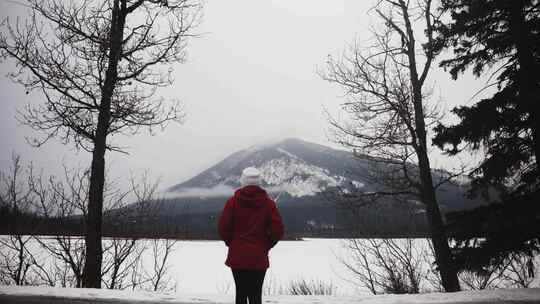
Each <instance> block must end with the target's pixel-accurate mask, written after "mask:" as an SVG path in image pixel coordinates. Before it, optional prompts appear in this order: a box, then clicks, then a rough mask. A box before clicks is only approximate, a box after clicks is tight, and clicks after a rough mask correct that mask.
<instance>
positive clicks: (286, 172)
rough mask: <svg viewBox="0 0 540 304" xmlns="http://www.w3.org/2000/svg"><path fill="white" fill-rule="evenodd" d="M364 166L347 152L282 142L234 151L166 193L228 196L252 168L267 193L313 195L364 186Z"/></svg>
mask: <svg viewBox="0 0 540 304" xmlns="http://www.w3.org/2000/svg"><path fill="white" fill-rule="evenodd" d="M364 165H365V164H363V163H362V162H361V161H359V160H357V159H354V158H353V157H352V155H351V154H350V153H349V152H345V151H340V150H336V149H332V148H329V147H325V146H322V145H317V144H313V143H309V142H306V141H303V140H300V139H286V140H283V141H280V142H277V143H273V144H266V145H257V146H253V147H250V148H248V149H245V150H242V151H238V152H236V153H234V154H232V155H230V156H229V157H227V158H225V159H224V160H223V161H221V162H219V163H218V164H216V165H215V166H212V167H211V168H209V169H207V170H205V171H204V172H202V173H200V174H199V175H197V176H195V177H193V178H192V179H190V180H188V181H186V182H184V183H181V184H178V185H175V186H173V187H171V188H170V189H169V191H170V192H175V193H178V194H180V195H185V196H187V197H189V196H206V195H212V194H213V195H221V194H227V193H232V191H233V189H235V188H238V187H239V186H240V183H239V180H240V175H241V173H242V170H243V169H244V168H246V167H248V166H252V167H256V168H257V169H259V170H260V171H261V174H262V180H263V186H264V187H265V188H267V189H268V190H269V192H274V193H287V194H289V195H290V196H292V197H303V196H313V195H316V194H318V193H321V192H323V191H324V190H325V189H327V188H328V187H336V186H342V185H344V184H349V185H351V184H352V185H355V186H356V187H364V186H365V184H366V182H365V181H364V180H363V178H362V171H363V167H364Z"/></svg>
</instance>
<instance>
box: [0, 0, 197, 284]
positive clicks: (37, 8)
mask: <svg viewBox="0 0 540 304" xmlns="http://www.w3.org/2000/svg"><path fill="white" fill-rule="evenodd" d="M25 6H26V7H27V8H28V10H29V16H28V18H27V19H26V20H24V22H21V21H19V20H17V21H16V22H11V21H10V20H9V19H8V20H6V21H5V22H3V23H2V33H1V35H0V52H1V55H2V57H4V58H10V59H13V60H14V61H15V62H16V64H17V70H16V71H14V72H12V73H10V74H9V76H10V77H11V79H12V80H14V81H15V82H16V83H19V84H21V85H23V86H24V87H25V89H26V90H27V92H29V91H32V90H37V91H39V92H41V94H42V95H43V96H44V98H45V102H44V103H43V104H37V103H30V104H28V105H27V106H26V108H25V111H22V112H21V114H20V116H19V118H20V120H21V121H22V122H24V123H26V124H28V125H29V126H31V127H32V128H34V129H35V130H38V131H41V132H43V134H44V135H45V136H44V137H43V138H41V139H34V140H33V142H32V143H33V144H35V145H41V144H43V143H44V142H46V141H47V140H48V139H50V138H53V137H59V138H60V139H62V141H63V142H64V143H68V142H73V143H74V144H75V146H76V147H77V148H82V149H84V150H87V151H89V152H91V153H92V163H91V167H90V168H91V169H90V184H89V200H88V215H87V221H86V224H87V225H86V234H85V243H86V260H85V263H84V278H83V284H82V285H83V286H84V287H100V282H101V279H100V272H101V260H102V245H101V235H102V231H101V230H102V209H103V187H104V183H105V153H106V151H107V150H109V151H123V150H122V148H121V147H120V146H118V145H115V144H113V143H112V142H111V139H110V137H111V136H112V135H115V134H131V135H133V134H136V133H138V132H139V131H140V130H141V128H144V127H147V128H148V129H149V130H150V131H152V130H153V129H154V128H156V127H164V126H165V125H166V124H167V122H170V121H181V120H182V118H183V115H184V114H183V111H182V109H181V107H180V105H179V103H178V102H175V103H173V104H171V105H168V104H167V103H166V102H165V101H164V100H163V99H162V98H160V97H159V96H157V94H156V93H157V89H158V88H160V87H164V86H169V85H171V84H172V81H173V79H172V70H171V64H173V63H179V62H183V61H184V60H185V55H186V39H187V38H188V37H189V36H190V33H191V30H192V28H193V27H194V26H195V25H196V22H197V20H198V16H199V11H200V7H199V4H198V3H196V2H191V0H169V1H167V0H101V1H95V0H92V1H90V0H81V1H75V0H69V1H63V0H28V1H26V2H25Z"/></svg>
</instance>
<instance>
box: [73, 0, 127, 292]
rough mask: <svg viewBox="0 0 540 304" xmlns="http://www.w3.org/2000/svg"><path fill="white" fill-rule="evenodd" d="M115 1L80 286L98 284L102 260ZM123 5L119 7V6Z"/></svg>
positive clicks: (120, 19) (118, 17) (117, 48)
mask: <svg viewBox="0 0 540 304" xmlns="http://www.w3.org/2000/svg"><path fill="white" fill-rule="evenodd" d="M119 2H120V0H115V1H114V6H113V11H112V18H111V32H110V36H109V43H110V52H109V65H108V68H107V73H106V79H105V85H104V87H103V90H102V98H101V104H100V111H99V115H98V123H97V129H96V134H95V141H94V151H93V153H92V166H91V175H90V191H89V204H88V218H87V221H86V223H87V224H86V234H85V241H86V262H85V264H84V280H83V287H87V288H88V287H92V288H101V264H102V258H103V249H102V245H101V236H102V231H101V230H102V217H103V216H102V213H103V187H104V184H105V149H106V142H107V134H108V132H107V131H108V128H109V124H110V120H111V98H112V96H113V91H114V88H115V85H116V82H117V79H118V61H119V60H120V56H121V52H122V39H123V30H124V24H125V14H124V12H125V5H126V4H125V1H122V4H120V3H119ZM121 6H122V7H121Z"/></svg>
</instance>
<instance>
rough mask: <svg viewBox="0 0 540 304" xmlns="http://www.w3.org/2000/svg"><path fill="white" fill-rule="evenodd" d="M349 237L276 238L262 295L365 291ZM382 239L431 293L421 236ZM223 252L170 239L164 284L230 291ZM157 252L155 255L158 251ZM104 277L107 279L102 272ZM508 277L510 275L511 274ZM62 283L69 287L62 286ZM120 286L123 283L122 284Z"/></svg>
mask: <svg viewBox="0 0 540 304" xmlns="http://www.w3.org/2000/svg"><path fill="white" fill-rule="evenodd" d="M0 238H1V239H0V240H2V239H3V240H8V239H9V237H7V236H0ZM25 238H27V239H28V240H29V243H28V250H29V251H30V252H32V254H34V256H35V257H39V260H40V262H41V264H42V265H43V266H44V268H43V269H53V270H54V267H56V266H57V264H56V263H57V261H56V262H52V261H51V255H50V254H49V253H48V252H47V251H46V250H45V249H43V244H54V242H55V241H54V240H53V239H51V238H48V237H38V238H39V239H40V240H41V244H42V245H40V244H39V243H38V241H37V240H36V239H34V238H30V237H25ZM66 239H67V240H68V241H69V242H73V243H77V244H78V245H77V246H79V248H84V247H81V246H83V243H84V241H83V240H82V239H81V238H76V237H66ZM125 241H127V240H125ZM141 241H143V240H141ZM349 241H350V240H345V239H316V238H313V239H311V238H309V239H304V240H302V241H281V242H279V243H278V244H277V246H276V247H274V248H273V249H272V250H271V252H270V268H269V269H268V271H267V274H266V278H265V282H264V286H263V293H264V294H265V295H279V294H284V293H285V294H286V293H287V290H288V287H289V286H290V283H291V282H292V281H301V280H305V281H306V282H311V281H315V282H322V283H324V284H323V285H324V286H329V285H331V287H332V289H333V295H340V296H352V295H366V294H369V291H368V289H367V288H366V287H365V286H358V285H355V284H354V283H355V282H356V284H358V283H359V281H358V278H356V280H355V276H354V275H353V274H352V272H351V271H350V270H348V269H347V267H346V266H345V265H344V264H343V263H342V261H343V260H348V261H349V262H351V261H353V260H352V259H351V254H352V253H351V251H350V250H349V249H348V248H347V245H350V244H351V243H349ZM358 241H361V242H376V243H379V244H380V242H382V241H384V240H380V239H379V240H367V239H365V240H358ZM388 241H391V242H394V244H395V245H394V246H396V247H395V248H397V249H398V250H399V251H401V252H403V251H404V250H405V251H406V252H409V255H410V256H411V257H414V259H415V262H413V263H414V266H413V267H414V269H415V272H416V273H417V275H420V276H422V277H423V278H424V279H422V283H421V286H420V290H421V291H422V292H425V291H430V290H431V291H433V290H434V289H433V288H434V286H435V285H433V282H434V281H433V280H430V279H429V278H434V272H433V271H432V268H433V267H432V266H433V260H432V256H431V254H427V255H426V254H425V252H428V251H426V249H427V248H428V241H427V240H426V239H411V240H409V241H407V240H405V239H396V240H388ZM138 242H139V241H138ZM405 242H409V244H411V246H412V247H409V248H410V251H407V250H406V248H407V247H406V246H404V244H405ZM103 244H104V247H108V248H109V251H108V256H109V260H108V261H109V264H108V265H111V264H110V248H111V244H113V242H111V240H110V239H105V240H104V242H103ZM141 244H142V245H143V246H148V244H158V246H162V245H164V244H166V242H165V241H164V240H155V241H150V240H146V241H143V242H142V243H141ZM144 244H146V245H144ZM47 246H48V245H47ZM377 246H378V245H377ZM156 248H157V247H156ZM6 249H8V248H7V247H5V246H2V247H0V253H1V254H2V255H1V256H4V257H6V255H5V253H6V252H7V251H9V250H6ZM226 255H227V247H226V246H225V244H224V243H223V242H221V241H177V242H176V243H175V247H174V251H172V252H171V253H170V255H169V258H168V262H167V264H168V265H169V266H168V271H167V274H166V276H167V278H170V279H172V280H171V283H175V285H172V286H171V285H168V286H169V287H172V288H174V286H175V290H176V292H177V293H178V294H229V295H232V294H234V280H233V278H232V274H231V271H230V269H229V268H228V267H227V266H225V264H224V262H225V259H226ZM105 256H107V254H106V255H104V257H105ZM132 256H134V257H140V259H139V258H135V259H136V260H137V261H138V262H137V263H138V264H137V265H142V268H143V269H144V271H143V272H144V273H147V272H146V271H148V270H151V269H152V267H154V266H153V265H154V264H153V261H154V254H153V251H152V250H151V249H149V250H145V251H144V253H142V254H135V255H132ZM157 256H159V253H158V254H157ZM11 257H12V258H11V259H12V260H14V261H16V256H15V255H13V252H12V255H11ZM372 259H374V257H373V256H371V258H368V260H367V261H369V262H368V264H369V267H370V268H371V269H372V271H373V269H375V268H373V267H377V266H375V264H377V263H374V262H376V260H372ZM81 261H82V260H81ZM519 261H522V262H521V264H512V265H513V266H516V267H518V266H519V267H521V268H517V269H520V272H519V273H522V271H523V270H526V268H523V266H525V265H526V264H525V263H524V262H526V260H519ZM0 262H1V261H0ZM104 262H105V261H104ZM411 262H412V260H411ZM126 263H127V262H126ZM392 265H394V267H396V266H398V267H400V266H399V265H397V264H392ZM392 265H390V266H392ZM534 265H535V267H534V268H535V269H537V268H538V266H540V257H538V256H537V257H536V259H535V261H534ZM0 266H1V265H0ZM51 267H52V268H51ZM104 267H105V266H104ZM355 268H356V266H355ZM356 269H358V268H356ZM507 269H510V268H507ZM533 270H534V269H533ZM143 272H139V273H143ZM56 273H58V272H56ZM109 273H110V272H109ZM362 273H364V274H365V271H362ZM515 274H516V272H513V274H512V273H508V272H506V270H505V273H504V274H502V275H498V276H494V278H495V277H496V278H497V280H499V279H505V281H501V283H502V284H499V285H498V287H519V286H518V285H516V284H514V283H515V281H512V280H508V279H509V278H510V279H511V276H514V275H515ZM508 275H509V276H508ZM522 277H523V278H526V279H527V278H528V279H529V280H532V281H531V283H532V284H531V285H530V286H529V287H537V286H539V284H540V279H539V278H538V277H539V276H536V278H535V277H534V276H532V277H531V276H530V275H529V276H527V275H526V274H524V273H523V276H522ZM55 278H56V279H55V282H58V278H57V277H55ZM104 278H105V279H107V278H106V276H105V277H104ZM514 278H516V277H515V276H514ZM460 279H461V280H462V284H461V285H462V288H463V289H476V288H475V287H474V286H473V285H470V284H468V283H467V282H469V283H471V282H472V283H474V284H477V283H479V282H480V281H478V277H467V276H460ZM488 279H489V278H488ZM489 280H491V279H489ZM38 284H43V283H38ZM55 285H58V286H62V285H61V284H60V285H59V283H55ZM67 286H73V285H70V284H68V285H67ZM123 286H124V287H126V286H125V285H123ZM104 287H105V286H104ZM139 287H140V286H139Z"/></svg>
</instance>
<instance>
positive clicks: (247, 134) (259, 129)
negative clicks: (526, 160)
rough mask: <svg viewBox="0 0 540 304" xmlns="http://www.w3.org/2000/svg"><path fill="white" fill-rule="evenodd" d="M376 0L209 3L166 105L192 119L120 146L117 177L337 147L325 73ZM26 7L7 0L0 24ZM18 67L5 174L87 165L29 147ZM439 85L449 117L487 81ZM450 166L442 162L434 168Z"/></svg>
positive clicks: (112, 159) (8, 94)
mask: <svg viewBox="0 0 540 304" xmlns="http://www.w3.org/2000/svg"><path fill="white" fill-rule="evenodd" d="M373 2H374V1H358V0H332V1H321V0H266V1H254V0H227V1H221V0H207V1H206V3H205V6H204V16H203V19H202V24H201V26H200V27H199V28H198V29H197V32H199V33H203V35H202V36H201V37H200V38H197V39H195V40H192V41H191V42H190V45H189V48H188V52H189V54H188V62H187V63H185V64H182V65H176V66H175V67H174V68H175V71H176V82H175V85H174V87H173V88H171V89H166V90H164V91H163V94H162V95H163V96H165V97H176V98H180V100H182V101H183V102H184V103H185V108H186V112H187V118H186V122H185V124H183V125H176V124H173V125H170V126H169V127H168V128H167V129H166V130H165V131H164V132H158V133H157V134H156V135H155V136H148V135H146V134H141V135H137V136H134V137H132V138H115V139H114V141H115V143H118V144H121V145H123V146H129V149H128V151H129V153H130V155H127V156H126V155H122V154H117V153H108V155H107V161H108V167H109V169H110V172H111V174H112V176H113V177H114V178H118V179H120V180H125V179H126V177H128V176H129V175H130V174H134V175H139V174H141V173H142V172H144V171H145V170H148V172H149V174H150V177H152V178H158V177H161V181H162V182H161V187H162V188H164V187H169V186H171V185H173V184H176V183H178V182H181V181H184V180H186V179H187V178H189V177H191V176H193V175H194V174H197V173H198V172H200V171H202V170H204V169H205V168H207V167H209V166H211V165H213V164H214V163H216V162H218V161H219V160H221V159H222V158H224V157H225V156H227V155H229V154H231V153H233V152H235V151H237V150H239V149H243V148H246V147H249V146H251V145H253V144H257V143H263V142H267V141H274V140H278V139H281V138H287V137H298V138H301V139H304V140H307V141H312V142H317V143H321V144H326V145H330V143H329V142H328V140H327V136H326V133H327V132H326V130H327V128H328V124H327V123H326V120H325V118H324V115H323V107H327V108H328V109H330V110H331V111H335V109H337V106H338V104H339V103H340V102H343V100H344V99H343V98H342V97H341V96H342V92H341V91H340V90H339V89H338V88H336V87H335V86H333V85H331V84H329V83H327V82H325V81H323V80H321V79H320V77H319V76H318V75H317V73H316V71H317V69H318V68H320V67H322V66H323V65H324V62H325V60H326V57H327V55H329V54H330V55H338V54H339V53H340V52H341V51H342V50H344V49H345V48H346V46H347V44H349V43H351V42H353V41H354V40H355V39H357V40H359V41H366V40H367V39H368V38H369V33H368V25H369V23H370V18H369V17H368V16H367V10H368V9H369V8H370V7H371V5H372V3H373ZM18 14H21V9H20V8H18V7H16V6H15V5H13V4H10V3H9V2H7V1H5V0H2V1H0V17H1V18H2V19H3V18H4V17H6V16H16V15H18ZM12 67H13V65H12V64H11V63H6V62H4V63H0V69H1V71H2V73H1V74H2V77H1V78H0V99H1V102H2V111H1V112H0V128H1V130H2V131H1V133H0V134H1V135H0V143H1V147H2V148H1V149H0V168H2V169H5V168H6V167H7V166H8V165H9V160H10V158H11V153H12V152H16V153H19V154H21V156H22V157H23V158H24V160H25V161H33V162H34V163H35V165H36V166H37V167H39V168H43V169H44V170H45V171H46V172H48V173H53V174H55V173H58V172H60V168H61V167H60V165H61V164H62V162H64V163H66V164H68V165H69V166H74V165H79V166H81V167H84V166H87V165H88V164H89V160H90V156H89V153H86V152H79V153H77V152H76V151H75V150H74V148H73V146H63V145H61V144H59V143H58V142H57V141H54V140H53V141H51V142H49V143H48V144H46V145H45V146H44V147H41V148H38V149H36V148H33V147H30V146H28V144H26V142H25V139H24V137H25V136H32V135H36V133H34V131H32V130H31V129H30V128H28V127H26V126H21V125H20V124H19V123H18V122H17V121H16V120H15V118H14V116H15V113H16V109H17V107H21V106H22V105H23V104H24V103H25V102H27V101H29V99H30V98H31V99H32V102H40V99H41V98H42V97H41V96H40V95H38V94H31V95H25V94H24V90H23V88H22V87H20V86H17V85H15V84H13V83H11V81H10V80H9V79H7V78H6V77H3V76H4V75H5V74H6V73H7V72H8V70H9V69H11V68H12ZM432 80H433V81H434V83H435V88H436V92H437V93H440V95H441V96H442V98H443V100H444V101H445V107H446V108H447V109H450V108H452V107H453V106H454V105H457V104H462V103H464V102H466V101H467V100H468V99H469V98H470V97H471V96H472V95H473V94H474V93H475V92H476V91H477V90H478V89H479V88H481V87H482V85H483V82H481V81H477V80H474V79H473V78H472V77H470V76H466V77H463V78H462V79H461V80H459V81H457V82H455V81H452V80H451V79H450V77H449V75H448V74H446V73H444V72H443V71H440V70H438V71H434V73H433V78H432ZM450 163H451V162H449V161H447V160H444V159H442V158H439V157H438V156H436V159H435V165H437V164H439V165H445V166H447V167H448V166H449V164H450Z"/></svg>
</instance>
